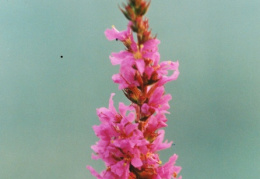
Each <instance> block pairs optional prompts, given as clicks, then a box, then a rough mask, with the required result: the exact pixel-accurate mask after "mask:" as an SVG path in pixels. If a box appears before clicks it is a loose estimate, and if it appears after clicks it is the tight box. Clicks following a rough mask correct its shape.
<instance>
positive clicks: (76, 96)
mask: <svg viewBox="0 0 260 179" xmlns="http://www.w3.org/2000/svg"><path fill="white" fill-rule="evenodd" d="M122 2H124V1H123V0H77V1H72V0H55V1H53V0H44V1H43V0H34V1H32V0H0V3H1V5H0V178H1V179H13V178H19V179H36V178H37V179H46V178H48V179H59V178H62V179H72V178H73V179H86V178H93V177H92V176H91V175H90V173H89V172H88V170H86V168H85V166H86V165H92V166H93V167H94V168H96V169H97V170H98V171H101V170H103V169H104V168H105V167H104V165H103V163H102V162H101V161H93V160H91V153H92V150H91V149H90V146H91V145H93V144H94V143H95V142H96V141H97V138H96V136H95V135H94V132H93V130H92V125H94V124H96V125H97V124H99V121H98V118H97V116H96V108H99V107H102V106H105V107H107V106H108V99H109V96H110V93H111V92H115V93H116V96H115V98H114V99H115V104H116V106H117V103H118V102H119V101H124V102H125V103H127V104H129V102H128V101H127V100H126V99H125V97H124V95H123V94H122V92H121V91H119V90H118V88H117V85H116V84H114V83H113V82H112V80H111V76H112V75H113V74H115V73H117V71H118V67H116V66H112V65H111V64H110V60H109V58H108V56H109V55H110V53H111V52H118V51H120V50H122V49H124V47H123V45H122V44H120V43H119V42H116V41H113V42H109V41H107V40H106V38H105V36H104V30H105V29H106V28H110V27H111V25H115V26H116V27H117V28H118V29H119V30H124V29H125V28H126V25H127V21H126V19H125V18H124V16H123V15H122V14H121V12H120V11H119V9H118V5H120V4H121V3H122ZM147 17H148V18H149V19H150V26H151V28H152V32H153V34H157V37H158V39H159V40H160V41H161V44H160V45H159V52H160V53H161V61H163V60H173V61H176V60H179V63H180V72H181V73H180V76H179V79H178V80H177V81H174V82H171V83H169V84H167V85H166V91H167V93H171V94H172V96H173V100H172V101H171V102H170V105H171V109H170V112H171V114H170V115H168V116H167V117H168V119H169V121H168V124H169V127H167V128H166V139H168V140H173V141H174V143H175V146H173V147H172V148H171V149H168V150H165V151H163V152H161V158H162V161H163V162H166V161H167V160H168V158H169V157H170V156H171V155H172V154H173V153H177V154H178V155H179V159H178V162H177V165H181V166H182V167H183V170H182V172H181V175H182V176H183V178H185V179H197V178H200V179H209V178H210V179H219V178H225V179H230V178H236V179H245V178H259V171H260V151H259V148H260V138H259V136H260V110H259V106H260V78H259V76H260V70H259V69H260V50H259V49H260V23H259V22H260V1H258V0H251V1H244V0H230V1H226V0H160V1H159V0H152V3H151V7H150V9H149V12H148V13H147ZM61 56H63V58H61Z"/></svg>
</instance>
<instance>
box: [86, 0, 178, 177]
mask: <svg viewBox="0 0 260 179" xmlns="http://www.w3.org/2000/svg"><path fill="white" fill-rule="evenodd" d="M132 1H134V0H132ZM139 1H140V2H141V1H142V0H139ZM133 26H134V24H133V22H132V21H130V22H129V24H128V27H127V30H125V31H118V30H117V29H116V28H115V27H112V29H107V30H106V31H105V35H106V37H107V39H108V40H119V41H121V42H122V43H123V44H124V45H125V46H126V50H124V51H120V52H118V53H112V54H111V56H110V60H111V63H112V64H113V65H120V72H119V73H118V74H115V75H113V77H112V79H113V81H114V82H115V83H118V85H119V89H120V90H123V92H124V94H125V95H126V97H127V98H128V99H129V100H130V101H131V104H130V105H125V104H124V103H119V109H118V111H117V110H116V108H115V107H114V104H113V99H112V98H113V96H114V95H115V94H114V93H112V94H111V96H110V100H109V107H108V108H104V107H103V108H99V109H97V115H98V117H99V119H100V121H101V124H100V125H99V126H94V127H93V129H94V131H95V134H96V135H97V137H99V138H100V140H99V141H98V142H97V143H96V144H95V145H93V146H92V147H91V148H92V149H93V150H94V152H95V154H93V156H92V158H93V159H102V160H103V161H104V162H105V165H106V169H105V170H104V171H102V172H101V173H98V172H97V171H95V170H94V169H93V168H92V167H91V166H87V168H88V169H89V170H90V172H91V173H92V175H93V176H95V177H96V178H98V179H118V178H122V179H171V178H174V179H176V178H178V179H181V178H182V177H181V176H179V177H178V173H179V172H180V170H181V167H179V166H175V162H176V160H177V158H178V156H177V155H176V154H174V155H173V156H172V157H170V159H169V161H168V162H167V163H165V164H164V165H162V162H161V161H160V159H159V154H158V151H160V150H163V149H167V148H169V147H171V145H172V142H167V141H165V142H164V134H165V132H164V130H162V129H161V128H163V127H166V126H167V124H166V122H167V118H166V116H165V114H166V113H169V112H168V109H169V108H170V106H169V103H168V102H169V100H171V95H170V94H165V90H164V86H163V85H164V84H165V83H167V82H169V81H172V80H176V79H177V78H178V75H179V70H178V66H179V63H178V61H177V62H171V61H166V62H160V54H159V53H158V44H159V40H158V39H156V38H147V39H146V40H145V41H142V43H140V41H139V42H135V40H134V37H133V30H132V29H133ZM149 35H150V34H149ZM169 71H172V74H171V75H169Z"/></svg>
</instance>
